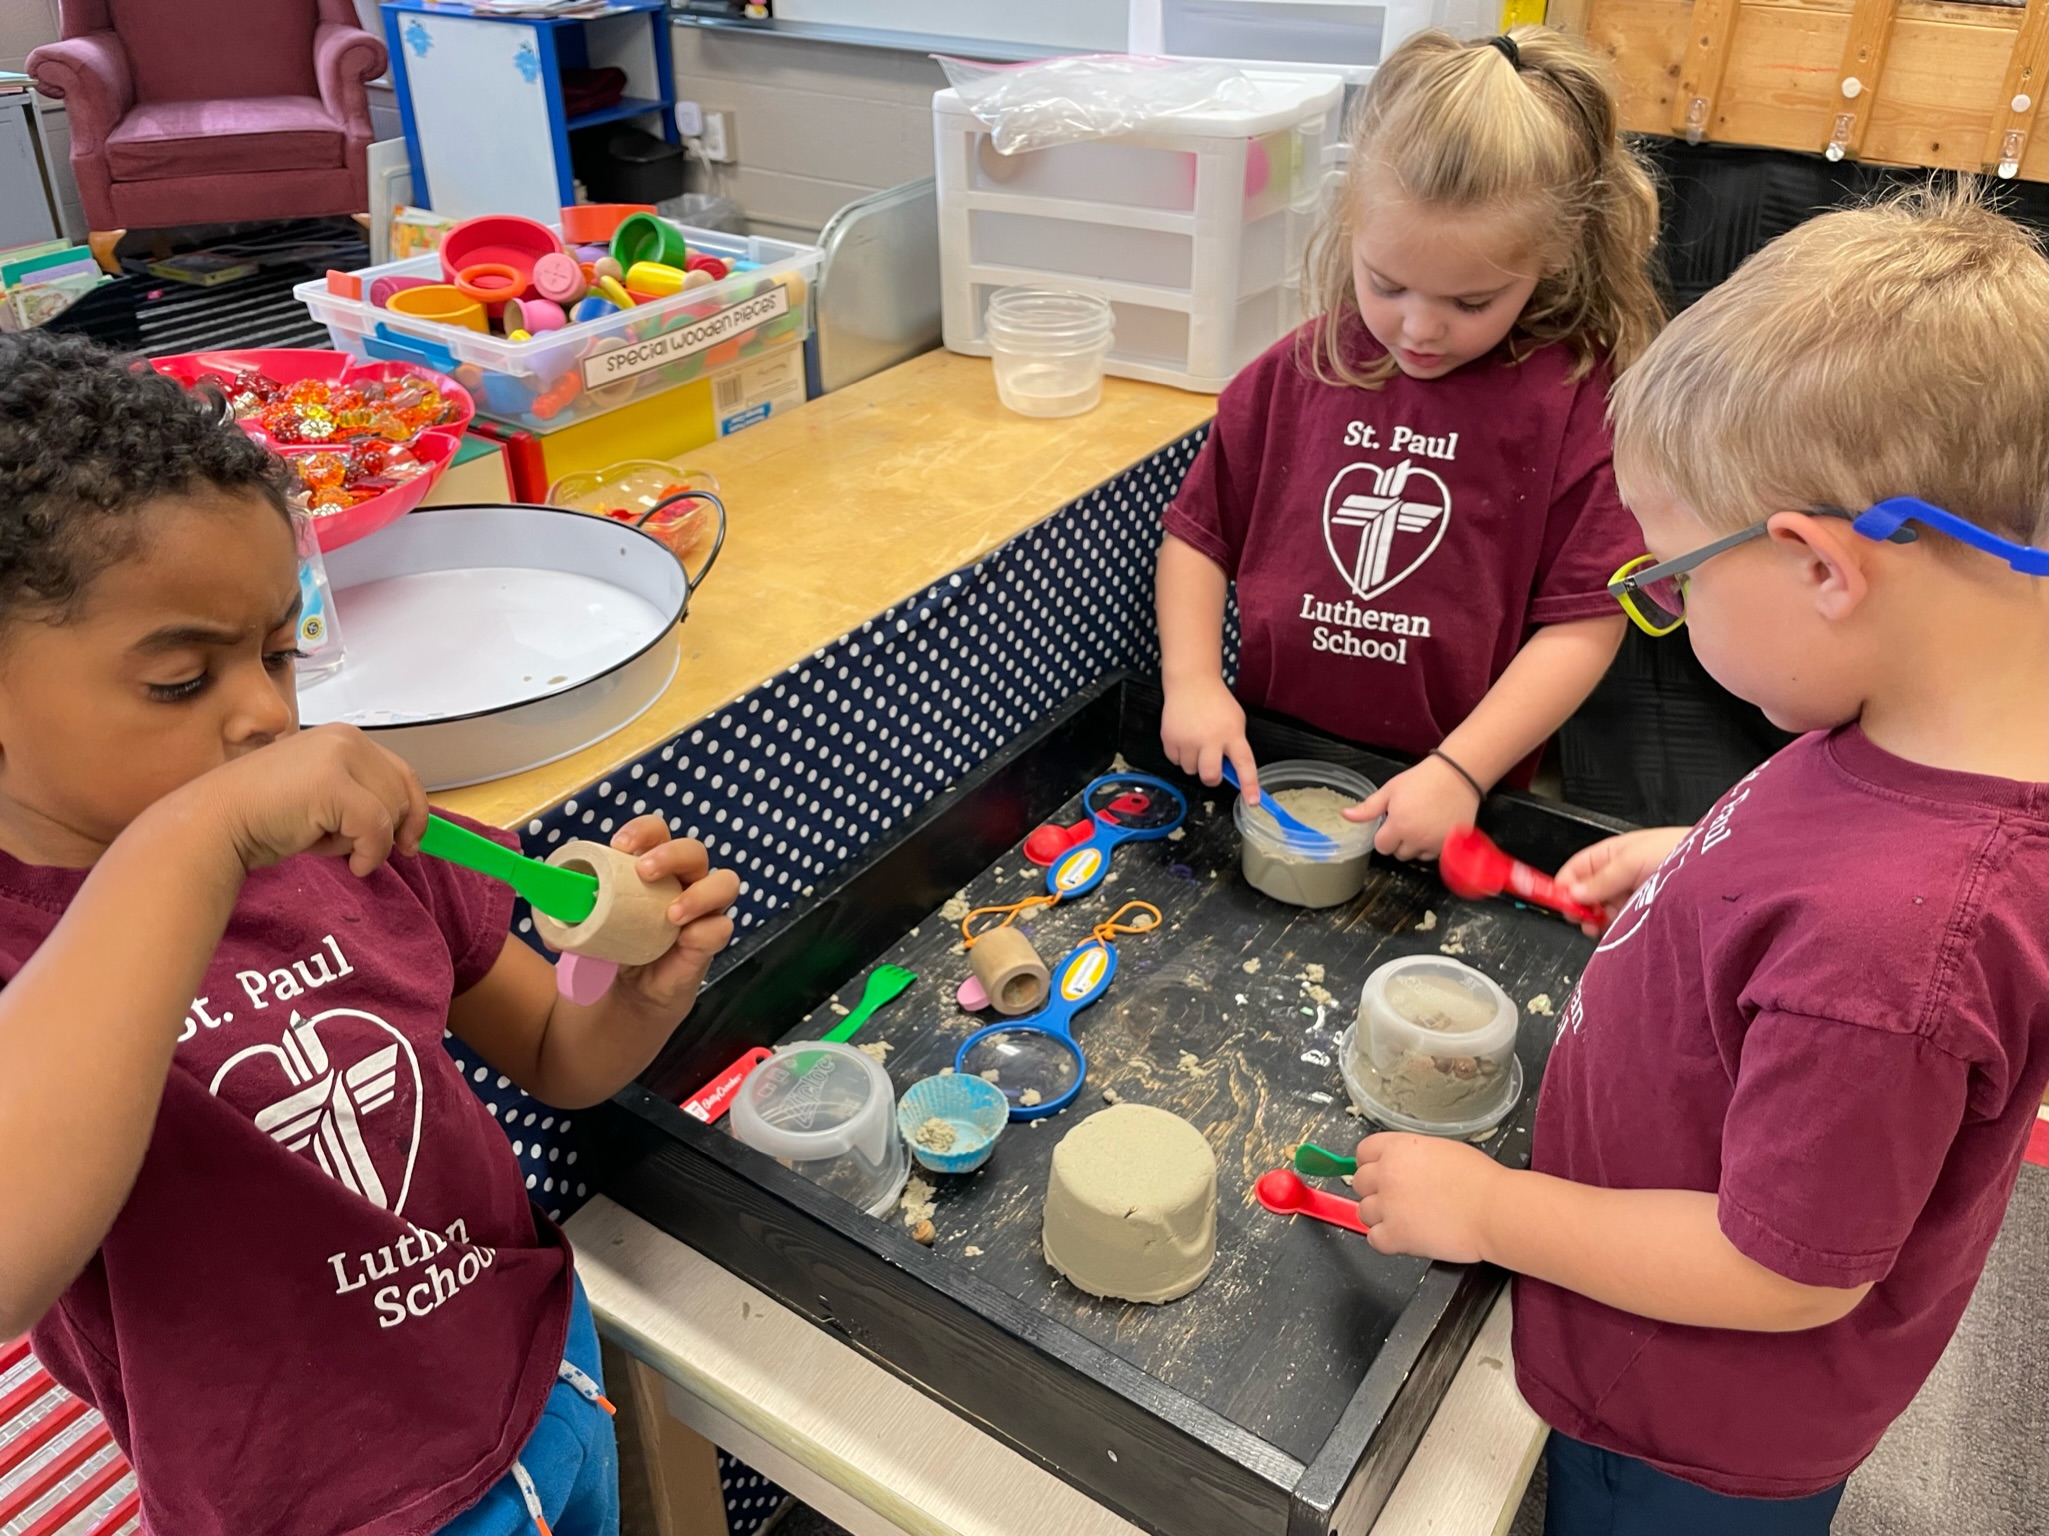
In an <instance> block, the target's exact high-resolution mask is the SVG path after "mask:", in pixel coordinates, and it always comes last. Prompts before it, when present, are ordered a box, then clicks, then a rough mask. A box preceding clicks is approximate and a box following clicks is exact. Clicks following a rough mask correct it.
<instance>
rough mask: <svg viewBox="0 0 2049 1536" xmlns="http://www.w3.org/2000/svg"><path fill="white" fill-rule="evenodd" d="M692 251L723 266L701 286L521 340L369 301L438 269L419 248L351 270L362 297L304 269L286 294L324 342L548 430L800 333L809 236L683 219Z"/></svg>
mask: <svg viewBox="0 0 2049 1536" xmlns="http://www.w3.org/2000/svg"><path fill="white" fill-rule="evenodd" d="M683 237H684V239H685V241H686V242H687V243H688V244H689V247H690V249H691V250H692V251H693V252H702V253H704V254H705V255H708V256H716V257H718V258H719V259H720V260H722V261H725V262H728V263H731V264H732V266H733V270H732V271H731V272H730V273H729V274H728V275H727V276H726V277H724V278H722V279H720V280H719V281H718V282H716V283H712V284H710V285H709V286H707V287H702V288H692V289H688V290H686V291H684V292H682V293H675V294H671V295H669V296H668V297H667V298H660V299H653V300H651V301H649V302H648V303H645V304H641V305H637V306H636V307H634V308H632V309H623V310H617V311H615V312H613V313H611V314H608V315H604V316H602V317H600V318H598V319H595V320H586V321H582V322H580V323H578V324H574V325H568V326H565V327H563V328H562V329H561V330H558V331H546V332H543V333H542V334H540V335H538V336H535V337H533V338H532V339H530V340H527V341H513V340H511V339H510V338H509V337H503V336H494V335H490V334H488V333H486V332H482V331H473V330H467V329H465V328H463V327H462V326H457V325H443V324H441V323H440V322H438V321H434V320H429V319H425V318H422V317H420V316H416V315H405V314H400V313H399V312H398V311H396V310H392V309H380V308H378V307H377V306H376V305H374V304H372V303H371V302H370V300H369V298H368V297H367V295H368V294H369V292H370V290H371V287H372V285H373V284H374V283H375V282H376V280H377V279H378V278H380V277H423V278H429V279H433V280H437V281H438V280H439V278H440V276H441V257H440V254H439V253H438V252H429V253H428V254H426V255H424V256H416V257H413V258H411V259H410V260H407V261H394V262H388V263H386V264H385V265H383V266H377V267H366V268H365V269H364V270H363V271H361V272H358V273H355V274H353V275H354V277H355V278H356V279H357V280H358V282H359V284H360V287H361V290H362V292H363V294H364V295H365V297H363V298H349V297H347V296H346V295H344V294H341V293H336V292H334V291H333V290H332V289H330V288H329V286H328V283H327V280H326V279H324V278H316V279H314V280H313V281H311V282H304V283H300V284H299V285H298V286H297V287H295V288H294V289H293V290H292V294H293V296H294V297H295V298H297V299H298V300H299V301H300V302H301V303H303V304H304V305H305V306H306V308H307V309H308V310H309V311H311V313H312V315H313V318H314V319H315V320H318V321H319V322H320V323H321V324H323V325H325V326H326V327H327V334H328V336H329V337H330V339H332V341H333V342H334V346H335V350H336V351H339V352H347V353H351V354H353V355H354V356H356V357H359V358H398V359H402V360H404V361H406V362H413V363H420V364H423V365H424V366H426V367H428V368H432V369H435V370H436V371H438V372H441V373H445V374H449V375H450V376H452V377H453V378H455V379H457V380H459V381H460V382H461V383H462V385H463V387H464V388H466V389H467V390H469V392H470V393H471V395H473V396H474V397H475V399H476V403H477V414H478V415H479V416H485V417H488V418H490V419H491V420H492V421H496V422H500V423H502V424H504V425H506V426H510V427H518V428H521V429H522V430H524V431H528V432H538V433H548V432H557V431H560V430H562V429H563V428H564V427H571V426H575V425H576V424H577V423H578V422H584V421H589V420H591V419H593V418H594V417H598V416H603V415H604V414H606V413H607V412H609V411H615V410H618V409H619V408H620V407H621V406H625V405H631V404H633V403H634V402H636V401H639V400H645V399H646V398H648V397H649V396H650V395H657V394H660V393H661V392H662V391H664V390H667V389H673V388H675V387H676V386H677V385H679V384H688V383H691V382H693V381H694V380H697V379H701V378H704V377H706V376H708V375H710V374H713V373H716V372H718V371H719V370H720V369H722V368H727V367H730V366H731V365H732V364H734V363H737V362H741V361H744V360H746V359H749V358H754V357H758V356H761V355H763V354H764V353H767V352H769V351H772V350H773V349H775V348H777V347H779V346H784V345H787V344H789V343H791V342H798V343H801V342H802V341H803V340H804V338H805V337H807V336H808V335H810V333H811V310H812V305H811V287H812V285H813V284H814V283H815V282H816V281H817V278H818V272H819V269H820V267H821V266H823V264H824V261H825V253H824V252H823V251H821V250H820V249H819V248H818V247H817V246H813V245H794V244H791V243H790V242H788V241H785V240H771V239H768V238H766V237H765V236H759V235H728V234H721V233H719V232H717V231H714V230H704V229H694V228H687V227H686V228H684V229H683Z"/></svg>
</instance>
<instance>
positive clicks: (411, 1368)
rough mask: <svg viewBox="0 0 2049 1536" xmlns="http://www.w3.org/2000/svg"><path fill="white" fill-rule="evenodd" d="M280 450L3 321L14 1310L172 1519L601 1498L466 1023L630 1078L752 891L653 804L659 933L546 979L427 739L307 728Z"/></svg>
mask: <svg viewBox="0 0 2049 1536" xmlns="http://www.w3.org/2000/svg"><path fill="white" fill-rule="evenodd" d="M281 475H282V471H281V467H280V466H279V464H278V463H277V461H276V460H275V459H274V458H272V457H271V456H270V455H269V454H267V453H266V452H265V451H264V450H262V449H260V448H259V447H257V446H256V445H255V444H253V443H251V442H250V441H249V440H248V439H247V438H246V437H244V436H243V434H242V433H241V432H240V431H239V430H237V429H236V428H235V426H234V425H233V424H232V423H231V422H228V421H226V420H225V419H224V413H223V412H222V410H221V408H220V406H219V404H218V402H213V401H208V400H206V399H203V398H199V397H195V396H193V395H189V394H187V393H186V392H185V391H184V390H182V389H181V388H179V387H178V386H177V385H176V384H174V383H172V382H171V381H169V380H167V379H163V378H160V377H158V376H157V375H156V374H154V373H152V372H151V371H150V370H149V369H148V368H147V367H146V366H143V365H139V364H136V365H130V364H127V363H124V362H123V361H121V360H119V359H117V358H115V357H114V356H112V355H111V354H109V353H107V352H105V351H103V350H101V349H99V348H97V347H95V346H93V345H91V344H90V343H88V342H85V341H82V340H78V339H73V338H66V337H60V336H48V335H43V334H41V333H30V334H27V335H23V336H19V337H0V983H4V985H0V1167H6V1168H8V1169H9V1170H10V1172H11V1173H12V1177H11V1178H10V1179H9V1180H8V1182H7V1186H6V1190H5V1192H4V1194H0V1232H4V1233H5V1234H6V1236H5V1240H4V1241H0V1338H7V1337H11V1336H13V1335H14V1334H16V1333H19V1332H20V1331H21V1330H22V1329H24V1328H27V1327H29V1326H31V1325H33V1326H34V1329H35V1348H36V1352H37V1355H38V1356H39V1357H40V1358H41V1360H42V1361H43V1362H44V1364H45V1365H46V1366H48V1367H49V1369H50V1371H51V1373H52V1374H53V1375H55V1376H56V1377H57V1378H58V1379H59V1380H60V1381H62V1382H63V1383H64V1384H65V1385H66V1386H67V1387H69V1388H71V1389H72V1390H73V1391H74V1392H76V1393H77V1394H78V1395H79V1396H80V1397H82V1398H84V1399H85V1400H87V1401H88V1402H90V1403H92V1404H93V1405H94V1406H95V1407H97V1408H98V1409H99V1410H100V1411H101V1412H102V1413H103V1414H104V1415H105V1416H106V1419H107V1422H108V1424H109V1426H110V1427H111V1428H112V1430H113V1432H114V1435H115V1437H116V1439H117V1440H118V1441H119V1442H120V1445H121V1447H122V1449H123V1450H124V1451H125V1452H126V1453H127V1455H128V1458H129V1460H130V1462H131V1463H132V1464H133V1466H134V1468H135V1472H136V1477H137V1481H138V1483H139V1485H140V1492H141V1497H142V1515H143V1519H144V1522H145V1524H146V1525H147V1527H148V1528H149V1529H150V1530H153V1531H160V1532H165V1533H170V1532H176V1533H178V1536H211V1533H221V1536H229V1533H232V1536H249V1533H252V1532H258V1531H263V1532H292V1533H295V1536H308V1533H335V1536H339V1533H344V1532H346V1533H352V1536H421V1533H425V1532H430V1531H435V1530H444V1529H445V1530H454V1531H459V1532H462V1533H464V1536H483V1533H486V1532H511V1531H517V1530H522V1529H529V1530H530V1529H533V1528H534V1527H535V1526H536V1525H542V1524H543V1522H545V1525H552V1527H553V1529H554V1530H555V1531H556V1532H558V1533H561V1536H585V1533H601V1532H613V1531H616V1529H617V1521H618V1515H617V1486H616V1471H615V1455H616V1453H615V1451H614V1448H613V1445H612V1435H611V1428H610V1424H609V1421H608V1420H607V1419H606V1417H605V1412H604V1409H605V1408H606V1406H607V1405H605V1404H604V1401H603V1397H602V1394H601V1392H600V1390H599V1387H598V1385H597V1380H596V1379H597V1377H598V1362H597V1339H596V1335H595V1332H594V1331H593V1328H592V1324H591V1319H590V1312H589V1308H588V1306H587V1305H586V1303H585V1302H584V1300H583V1296H582V1292H581V1289H580V1287H578V1285H577V1283H576V1280H575V1275H574V1271H573V1268H572V1265H571V1262H570V1255H569V1251H568V1247H567V1244H566V1243H565V1242H564V1240H563V1238H562V1236H561V1234H560V1233H559V1232H557V1231H556V1230H555V1228H554V1227H553V1225H552V1224H551V1223H549V1222H548V1221H547V1220H546V1218H544V1217H543V1216H541V1215H540V1214H539V1213H538V1212H536V1211H535V1210H533V1208H532V1207H531V1206H530V1205H529V1203H528V1201H527V1198H526V1190H525V1185H524V1181H523V1180H522V1178H521V1176H520V1174H519V1171H518V1165H517V1163H516V1161H515V1160H514V1158H513V1155H512V1151H511V1148H510V1146H509V1145H508V1144H507V1141H506V1139H505V1137H504V1135H503V1134H502V1133H501V1131H500V1130H499V1127H498V1125H497V1123H496V1121H495V1120H494V1118H493V1116H492V1113H491V1111H490V1109H489V1108H488V1107H487V1106H486V1105H485V1103H484V1102H483V1101H482V1100H480V1099H479V1098H477V1097H476V1096H475V1095H474V1094H472V1093H471V1092H470V1091H469V1088H468V1085H467V1084H466V1083H465V1082H464V1081H463V1079H462V1076H461V1074H460V1073H459V1072H458V1071H457V1070H456V1068H455V1066H454V1063H453V1062H452V1061H451V1060H450V1058H449V1056H448V1054H447V1052H446V1051H445V1050H444V1049H443V1048H442V1036H443V1032H444V1030H445V1031H449V1032H452V1033H453V1034H454V1035H455V1036H456V1037H457V1038H459V1039H461V1040H462V1041H463V1042H464V1043H465V1044H467V1045H468V1046H469V1047H470V1048H471V1049H472V1050H473V1051H474V1052H475V1053H476V1054H477V1056H478V1057H479V1058H481V1059H482V1060H483V1061H485V1062H488V1063H489V1064H490V1065H491V1067H492V1068H493V1069H494V1070H495V1071H497V1072H500V1073H503V1074H504V1075H505V1077H507V1078H510V1079H512V1080H513V1081H515V1082H517V1083H518V1084H519V1085H520V1086H521V1087H523V1088H525V1089H526V1090H528V1091H529V1092H531V1093H532V1094H534V1095H535V1096H536V1097H537V1098H540V1099H543V1100H545V1101H546V1102H548V1103H550V1104H554V1105H559V1106H562V1107H565V1108H575V1107H578V1106H582V1105H588V1104H592V1103H595V1102H598V1101H600V1100H602V1099H604V1098H606V1097H607V1096H609V1095H610V1094H611V1093H612V1092H614V1091H615V1090H616V1089H618V1088H619V1087H620V1086H622V1085H623V1084H625V1083H626V1082H628V1081H630V1080H631V1079H632V1078H633V1077H634V1076H635V1074H637V1073H638V1072H639V1071H640V1070H641V1068H642V1067H644V1066H645V1065H646V1063H647V1062H648V1061H649V1060H650V1059H651V1058H652V1056H653V1055H654V1052H655V1050H656V1049H657V1048H658V1047H659V1046H660V1044H661V1043H662V1041H663V1040H665V1039H666V1038H667V1037H668V1035H669V1033H670V1032H671V1031H672V1030H673V1029H674V1027H675V1025H676V1022H677V1020H678V1019H679V1018H680V1017H681V1016H682V1015H683V1014H685V1013H687V1012H688V1010H689V1008H690V1006H691V1003H692V1001H693V1000H694V998H695V996H696V993H697V990H698V987H699V985H700V983H701V982H702V980H703V978H704V974H705V971H706V968H707V967H708V966H709V965H710V963H711V959H712V957H713V955H715V954H716V953H717V952H718V951H719V949H721V948H722V947H723V946H724V945H725V944H726V942H727V941H728V939H729V938H730V937H731V928H730V925H729V924H728V922H727V920H726V918H725V917H724V915H723V913H724V911H725V909H726V908H727V907H728V906H729V905H730V904H731V903H732V902H733V900H734V899H735V897H736V895H737V891H738V883H737V881H736V880H735V878H734V876H733V875H732V874H731V873H729V872H724V871H713V870H711V869H710V868H709V867H708V861H707V858H706V854H705V850H704V848H703V847H702V846H701V845H700V844H698V843H696V842H693V841H688V840H677V841H670V840H669V834H668V828H667V827H666V826H665V825H664V824H663V823H662V822H661V820H660V819H659V818H655V817H646V818H642V819H640V820H638V821H634V822H632V823H629V824H628V825H627V826H626V827H625V828H623V829H622V830H621V831H620V833H619V834H618V836H617V837H615V838H614V839H613V842H614V845H615V846H617V847H620V848H622V849H624V850H626V851H628V852H631V853H634V854H637V855H639V856H640V862H639V868H640V871H641V873H642V874H643V875H644V876H646V877H648V878H655V877H658V876H662V875H670V874H673V875H676V876H679V877H681V879H682V880H683V882H684V885H685V889H684V892H683V894H682V895H681V897H679V898H678V900H677V901H676V903H675V904H674V905H673V906H672V908H671V909H670V912H669V916H670V918H671V919H672V920H673V921H675V922H676V923H677V924H678V925H679V932H678V937H677V941H676V945H675V948H674V949H672V950H671V951H670V952H669V953H668V954H667V955H665V956H663V957H662V958H661V959H660V960H658V961H656V962H655V963H653V964H651V965H647V966H642V967H639V968H636V969H628V970H623V971H621V972H620V975H619V979H618V982H617V983H616V984H615V985H614V987H613V988H612V990H611V991H610V992H609V993H608V994H607V995H606V996H605V998H604V999H603V1000H602V1001H601V1002H599V1003H597V1004H595V1005H591V1006H579V1005H577V1004H574V1003H571V1002H569V1001H568V1000H566V999H563V998H559V997H558V996H557V995H556V990H555V986H554V982H553V978H552V975H551V973H550V971H549V969H548V967H547V965H546V963H545V962H544V961H543V960H542V959H541V957H540V956H538V955H536V954H535V953H534V952H533V951H531V950H530V949H528V948H527V947H526V946H525V945H524V944H522V943H520V942H518V941H517V940H514V939H512V938H510V937H509V935H508V927H509V920H510V916H511V896H510V893H509V892H508V891H507V890H506V889H505V888H504V887H503V886H500V885H497V884H495V883H494V882H491V881H488V880H485V879H482V878H481V877H478V876H474V875H471V874H469V873H468V872H466V871H464V870H461V869H457V868H455V867H454V866H452V865H448V864H443V863H441V862H439V861H437V860H434V859H430V858H421V857H417V856H416V850H417V848H418V846H419V839H420V833H421V830H422V828H423V826H424V824H425V820H426V815H427V802H426V798H425V796H424V794H423V793H422V791H421V789H420V785H419V782H418V781H417V780H416V779H415V778H414V777H413V774H412V773H411V771H410V770H409V769H408V768H407V767H406V765H405V764H404V763H403V762H401V761H400V760H399V759H398V758H396V757H394V756H392V755H391V754H390V753H389V752H386V751H384V750H383V749H382V748H380V747H378V746H376V745H374V744H373V743H372V742H371V741H370V740H369V739H368V738H367V737H365V736H363V735H361V734H360V733H358V732H356V731H354V730H351V729H348V728H346V727H323V728H321V729H318V730H306V731H301V730H300V729H299V725H298V711H297V705H296V699H295V695H294V689H293V675H292V668H293V661H294V655H295V651H294V640H295V635H296V626H297V619H298V612H299V601H300V598H299V581H298V565H297V557H296V554H295V543H294V534H293V526H292V521H291V517H290V515H289V513H288V511H287V508H286V505H285V501H284V498H283V494H282V480H281ZM451 1522H453V1523H452V1524H451ZM545 1525H543V1528H545Z"/></svg>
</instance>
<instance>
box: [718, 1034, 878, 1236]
mask: <svg viewBox="0 0 2049 1536" xmlns="http://www.w3.org/2000/svg"><path fill="white" fill-rule="evenodd" d="M732 1126H733V1134H734V1135H735V1136H737V1137H738V1138H739V1139H740V1140H741V1141H743V1142H745V1143H746V1144H747V1145H748V1146H750V1147H752V1148H754V1150H755V1151H757V1152H765V1153H767V1154H768V1155H769V1156H770V1157H773V1158H775V1159H776V1160H777V1161H779V1162H780V1163H782V1164H783V1166H784V1167H786V1168H789V1169H791V1170H792V1171H793V1172H796V1173H799V1174H802V1175H803V1176H804V1177H805V1178H807V1179H809V1180H810V1181H811V1182H812V1183H814V1184H816V1185H817V1186H818V1187H819V1188H820V1189H829V1190H831V1191H832V1192H833V1193H834V1194H836V1195H838V1196H839V1197H840V1198H841V1199H843V1200H846V1201H849V1202H851V1203H852V1204H854V1205H858V1206H859V1207H860V1208H861V1209H862V1210H864V1211H866V1212H867V1213H868V1214H869V1215H870V1216H883V1215H886V1214H888V1212H889V1208H890V1207H891V1206H892V1205H894V1204H895V1203H896V1198H897V1196H898V1195H899V1194H901V1193H902V1192H903V1187H904V1180H905V1179H907V1178H908V1177H909V1176H910V1171H911V1160H910V1153H909V1152H908V1151H907V1150H906V1149H905V1147H904V1141H903V1137H902V1135H901V1134H900V1133H899V1132H898V1130H897V1124H896V1090H895V1089H894V1088H892V1087H891V1086H890V1081H889V1074H888V1073H887V1072H885V1071H884V1070H883V1069H882V1065H881V1063H879V1062H877V1061H876V1060H875V1059H874V1058H873V1057H869V1056H864V1055H862V1054H861V1052H859V1051H857V1050H855V1049H854V1048H853V1047H852V1046H851V1045H838V1044H827V1043H825V1042H823V1041H811V1042H805V1043H801V1044H797V1045H786V1046H784V1047H783V1048H782V1049H781V1050H779V1051H777V1052H776V1053H775V1055H773V1056H771V1057H770V1058H769V1059H768V1060H767V1061H764V1062H763V1063H762V1064H761V1065H760V1066H758V1067H756V1068H755V1069H754V1070H753V1071H752V1072H750V1073H748V1074H747V1080H746V1081H745V1082H744V1083H742V1084H741V1085H740V1092H739V1094H738V1095H737V1096H736V1097H735V1098H734V1100H733V1112H732Z"/></svg>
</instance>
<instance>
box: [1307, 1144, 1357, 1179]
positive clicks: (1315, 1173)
mask: <svg viewBox="0 0 2049 1536" xmlns="http://www.w3.org/2000/svg"><path fill="white" fill-rule="evenodd" d="M1295 1171H1296V1172H1297V1173H1306V1174H1308V1175H1309V1177H1310V1178H1312V1179H1349V1178H1350V1177H1351V1176H1352V1175H1353V1174H1355V1173H1357V1172H1358V1171H1359V1160H1358V1159H1357V1158H1355V1157H1339V1156H1338V1155H1337V1153H1335V1152H1328V1151H1325V1150H1324V1149H1323V1148H1322V1147H1319V1146H1318V1145H1317V1144H1316V1143H1315V1142H1313V1141H1305V1142H1303V1143H1302V1145H1301V1146H1299V1147H1297V1148H1296V1149H1295Z"/></svg>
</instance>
